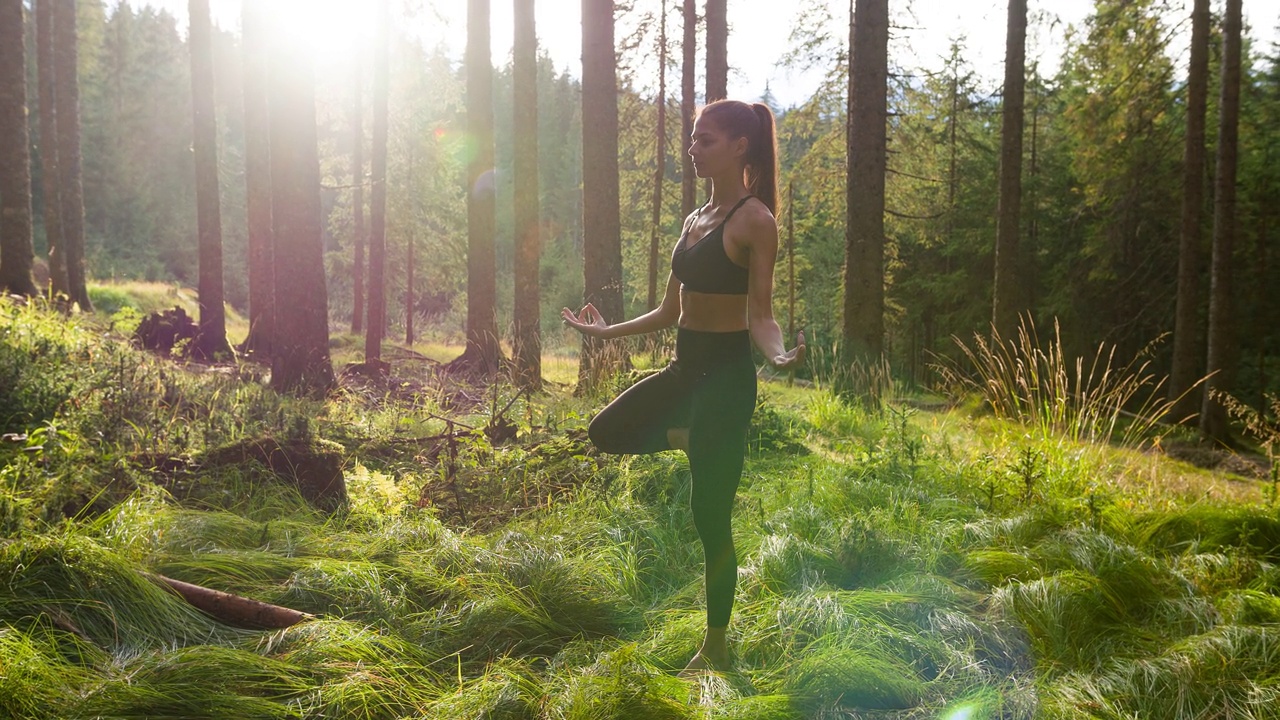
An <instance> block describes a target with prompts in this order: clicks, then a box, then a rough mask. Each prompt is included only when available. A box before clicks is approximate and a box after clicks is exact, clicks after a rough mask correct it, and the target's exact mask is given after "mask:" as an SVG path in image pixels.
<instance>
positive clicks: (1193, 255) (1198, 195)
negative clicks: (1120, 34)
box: [1169, 0, 1210, 422]
mask: <svg viewBox="0 0 1280 720" xmlns="http://www.w3.org/2000/svg"><path fill="white" fill-rule="evenodd" d="M1209 21H1210V18H1209V0H1195V6H1194V8H1193V9H1192V11H1191V60H1190V63H1189V65H1188V68H1187V132H1186V138H1185V143H1184V149H1183V154H1182V158H1183V160H1182V226H1181V229H1180V232H1179V239H1178V298H1177V310H1176V311H1175V313H1174V329H1173V366H1172V369H1171V370H1170V371H1169V399H1170V400H1172V401H1174V405H1173V407H1172V408H1171V409H1170V411H1169V419H1171V420H1173V421H1174V422H1185V421H1186V420H1187V419H1188V418H1190V417H1192V416H1193V415H1195V414H1196V412H1197V411H1198V410H1199V407H1200V402H1199V400H1200V394H1199V393H1198V392H1193V391H1192V389H1191V386H1192V385H1194V384H1195V380H1196V368H1197V367H1198V366H1199V364H1200V363H1199V359H1200V357H1201V355H1200V353H1201V350H1202V348H1203V347H1204V345H1203V344H1202V343H1201V339H1200V321H1199V318H1200V307H1201V303H1200V264H1201V263H1200V242H1201V235H1202V233H1201V231H1200V224H1201V216H1202V215H1203V214H1204V160H1205V158H1204V155H1205V110H1206V107H1207V106H1208V97H1207V96H1208V86H1209Z"/></svg>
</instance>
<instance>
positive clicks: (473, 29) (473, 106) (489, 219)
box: [451, 0, 502, 377]
mask: <svg viewBox="0 0 1280 720" xmlns="http://www.w3.org/2000/svg"><path fill="white" fill-rule="evenodd" d="M489 32H490V31H489V0H467V52H466V61H465V65H466V72H467V136H468V137H469V138H471V141H472V142H473V143H475V145H474V153H473V154H472V156H471V161H470V162H468V163H467V349H466V350H465V351H464V352H463V354H462V355H461V356H460V357H459V358H458V359H457V360H455V361H454V362H453V363H452V364H451V367H452V368H453V369H456V370H459V371H462V372H466V373H478V374H480V375H483V376H486V377H487V376H489V375H492V374H493V373H495V372H496V371H497V370H498V361H499V359H500V358H501V356H502V349H501V347H500V346H499V345H498V316H497V311H498V298H497V257H496V256H497V249H496V247H495V242H494V234H495V232H496V203H497V183H496V178H495V177H494V166H493V153H494V149H493V66H492V64H491V61H490V52H489Z"/></svg>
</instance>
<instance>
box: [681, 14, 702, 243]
mask: <svg viewBox="0 0 1280 720" xmlns="http://www.w3.org/2000/svg"><path fill="white" fill-rule="evenodd" d="M697 50H698V11H697V8H696V7H695V3H694V0H684V43H683V45H682V46H681V52H682V54H683V56H684V57H683V59H682V61H681V64H680V217H682V218H687V217H689V214H690V213H692V212H693V206H694V203H695V202H696V200H695V199H694V198H695V194H696V192H697V191H696V189H695V183H696V179H697V178H696V175H695V173H694V170H693V158H692V157H690V156H689V143H690V141H691V140H692V138H693V114H694V111H695V110H696V109H697V107H696V104H697V102H698V99H697V98H696V97H695V96H694V85H695V80H696V78H695V77H694V76H695V75H696V74H697V68H698V66H697Z"/></svg>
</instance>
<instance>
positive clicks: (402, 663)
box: [0, 301, 1280, 720]
mask: <svg viewBox="0 0 1280 720" xmlns="http://www.w3.org/2000/svg"><path fill="white" fill-rule="evenodd" d="M338 344H339V345H341V343H340V342H339V343H338ZM415 349H416V350H417V351H418V352H420V353H422V354H424V355H427V356H428V357H432V358H435V359H437V360H444V359H447V357H446V355H447V353H446V350H447V349H448V348H445V347H441V348H431V347H429V346H422V347H419V348H415ZM436 355H439V357H436ZM559 362H560V364H562V365H564V366H565V367H571V365H570V364H569V363H568V361H565V360H560V361H559ZM405 365H406V366H409V365H411V364H409V363H406V364H405ZM426 365H429V363H426ZM548 365H549V366H550V367H558V366H557V365H556V364H555V363H554V362H552V363H549V364H548ZM403 372H404V373H405V378H404V381H405V382H409V381H412V382H413V383H417V385H416V386H415V387H419V388H423V389H425V390H424V392H422V393H418V394H416V395H415V394H411V393H399V392H394V391H392V390H390V389H388V390H387V391H385V392H383V393H382V394H377V393H373V392H369V391H368V390H367V389H351V390H346V391H344V392H341V393H339V394H338V395H336V396H335V397H334V398H332V399H330V400H328V401H325V402H314V401H299V400H292V399H288V398H282V397H279V396H276V395H274V394H273V393H271V392H270V391H269V390H266V389H264V388H262V387H261V385H260V383H259V382H258V381H257V378H256V375H255V374H254V373H252V372H249V371H241V370H238V369H235V368H231V369H228V370H223V371H217V372H210V371H209V369H208V368H202V367H198V366H183V365H178V364H175V363H173V362H172V361H169V360H162V359H157V358H153V357H149V356H145V355H142V354H139V353H137V352H134V351H132V350H129V349H127V348H125V347H124V346H123V345H122V344H121V343H120V340H119V338H118V337H117V336H114V335H113V334H112V333H111V332H104V328H103V327H101V326H100V325H99V324H97V323H96V321H92V320H91V319H88V318H80V319H73V320H71V321H69V322H68V321H65V320H63V319H61V318H59V317H58V316H55V315H50V314H47V313H44V312H43V311H41V310H39V309H37V308H24V307H18V306H15V305H12V304H9V303H7V302H5V301H0V378H4V379H10V380H12V382H13V383H14V384H13V385H9V386H5V387H4V388H0V391H3V392H4V393H7V394H5V395H4V398H3V399H4V400H5V403H6V405H5V407H6V409H7V410H8V412H0V420H3V422H4V427H2V428H0V433H10V434H11V435H10V436H8V437H7V438H6V439H5V440H3V441H0V538H3V539H0V584H2V585H3V587H4V590H3V592H0V717H14V718H75V717H84V718H90V717H109V718H144V717H146V718H157V717H175V718H176V717H182V718H196V717H208V718H214V717H217V718H225V717H241V718H258V717H263V718H274V717H281V718H317V717H327V718H410V717H432V718H556V719H560V718H584V719H585V718H837V717H840V718H902V719H908V718H911V719H914V718H945V719H951V718H955V719H957V720H958V719H959V718H969V719H977V718H1115V719H1117V720H1118V719H1120V718H1199V717H1224V718H1226V717H1232V718H1235V717H1240V718H1274V717H1280V711H1278V710H1276V708H1277V707H1280V703H1278V702H1276V701H1277V700H1278V699H1280V698H1276V697H1275V696H1276V695H1277V694H1280V662H1277V659H1278V656H1280V624H1278V623H1280V599H1278V593H1280V569H1277V561H1278V560H1280V513H1278V512H1277V510H1276V509H1275V508H1274V507H1273V506H1271V505H1270V504H1269V503H1268V498H1269V496H1268V495H1267V493H1266V491H1265V485H1264V484H1263V483H1260V482H1258V481H1255V480H1251V479H1249V478H1244V477H1235V476H1230V475H1226V474H1222V473H1207V472H1203V471H1198V470H1195V469H1194V468H1191V467H1190V466H1187V465H1185V464H1182V463H1179V462H1176V461H1173V460H1170V459H1168V458H1166V457H1164V456H1163V455H1162V454H1161V453H1160V452H1158V451H1152V450H1149V449H1148V450H1146V451H1137V450H1128V449H1122V448H1115V447H1110V446H1106V445H1099V444H1090V443H1074V442H1069V441H1066V440H1063V439H1061V438H1057V437H1053V436H1045V435H1042V434H1036V433H1034V432H1029V431H1028V430H1026V429H1025V428H1021V427H1018V426H1014V425H1011V424H1007V423H1003V422H1000V421H997V420H995V419H993V418H990V417H982V416H975V415H973V414H972V413H968V412H963V411H960V410H951V411H936V412H925V411H916V410H912V409H910V407H909V406H908V405H905V404H894V405H890V406H888V407H887V408H886V409H884V410H883V411H878V412H872V411H867V410H863V409H858V408H855V407H850V406H848V405H846V404H844V403H841V402H840V401H838V400H836V399H835V398H833V397H832V396H831V395H830V393H828V392H826V391H824V390H821V389H813V388H800V387H788V386H787V385H786V384H785V383H782V382H767V383H764V384H763V385H762V392H763V395H764V396H765V404H764V405H763V406H762V408H767V409H764V410H762V411H761V413H760V414H759V415H758V416H757V423H756V427H755V428H754V430H753V436H752V437H753V442H752V452H751V453H750V455H749V457H748V462H747V467H746V471H745V474H744V477H743V482H742V487H741V490H740V492H739V496H738V502H737V505H736V507H735V516H734V522H735V526H734V529H735V539H736V542H737V547H738V555H739V559H740V566H741V570H740V575H739V585H738V596H737V606H736V610H735V616H734V622H733V625H732V626H731V632H730V639H731V644H732V648H733V653H734V670H733V671H732V672H730V673H725V674H722V675H714V676H707V677H705V678H703V679H702V680H700V681H696V682H690V681H684V680H680V679H677V678H676V677H675V675H674V673H675V671H676V670H678V669H679V668H680V667H681V666H682V665H683V664H684V662H685V661H686V660H687V659H688V658H689V656H690V655H691V654H692V653H693V651H694V649H695V648H696V644H697V642H698V640H699V639H700V632H701V624H702V622H703V620H702V607H703V603H702V599H701V580H702V577H701V556H700V555H701V553H700V550H699V546H698V542H697V536H696V533H695V531H694V529H693V525H692V520H691V517H690V513H689V510H688V507H687V499H688V492H689V481H690V479H689V471H688V464H687V462H686V461H685V459H684V457H683V456H682V455H681V454H679V453H666V454H660V455H656V456H648V457H632V458H617V457H611V456H600V455H596V454H595V453H593V452H591V451H590V449H589V448H588V447H587V446H586V444H585V443H583V442H582V440H581V431H582V428H583V427H584V425H585V423H586V422H587V420H588V419H589V418H590V415H591V413H592V412H593V411H594V410H595V409H597V408H598V406H599V405H600V404H601V403H603V402H605V401H606V400H607V398H605V397H598V398H573V397H570V396H568V395H567V394H565V393H563V392H559V391H553V392H552V393H550V394H548V395H545V396H541V397H535V398H533V399H532V400H526V399H523V398H517V399H516V400H515V402H514V404H513V405H512V406H511V409H510V411H509V414H510V417H511V419H513V420H514V421H516V422H517V424H518V427H519V430H520V434H519V435H518V436H517V438H516V440H515V442H513V443H508V444H505V445H499V446H496V447H495V446H493V445H491V444H490V443H489V442H488V441H487V440H485V439H484V437H483V435H467V436H465V437H462V438H460V439H459V440H458V441H457V442H456V443H455V444H454V447H453V448H452V450H450V448H448V447H447V446H442V445H441V444H440V443H441V442H442V441H441V440H439V439H437V440H425V439H424V438H430V437H435V436H439V435H441V434H442V433H443V432H444V431H445V430H446V423H445V421H444V420H442V419H441V418H450V419H452V420H454V421H455V422H459V423H464V424H467V425H470V426H473V427H481V426H483V425H484V424H485V423H486V422H487V421H488V414H489V413H490V412H491V409H492V407H493V406H494V404H495V402H497V403H500V404H505V403H506V402H507V401H508V400H509V399H510V397H511V395H512V392H513V391H511V390H510V388H503V387H499V388H497V390H496V392H495V391H494V390H493V389H492V388H484V389H479V390H466V391H465V392H461V391H458V392H455V391H453V390H449V389H448V388H441V387H440V386H439V385H433V384H432V382H435V381H433V380H432V379H431V378H430V376H429V373H427V372H426V371H425V370H424V371H423V372H422V374H420V375H413V376H410V375H411V374H410V371H408V370H404V371H403ZM623 382H625V381H623ZM433 388H434V389H433ZM446 390H448V391H449V392H453V393H454V394H453V395H450V396H449V397H452V398H454V399H455V400H456V399H457V397H459V396H461V397H463V398H464V399H467V398H469V399H470V400H471V402H470V403H466V402H462V401H461V400H459V401H458V402H456V403H455V404H453V405H452V406H451V408H450V409H445V408H444V407H443V406H442V405H441V403H440V402H439V401H440V400H441V399H442V398H445V396H446V395H449V392H446ZM263 436H266V437H272V436H274V437H279V438H297V437H315V438H323V439H325V440H327V441H332V442H335V443H338V444H340V445H341V446H342V447H343V448H344V452H345V453H346V456H347V458H348V461H347V466H346V468H345V476H346V482H347V491H348V496H349V502H348V504H347V505H346V506H345V507H344V508H343V509H342V510H341V511H339V512H336V513H323V512H320V511H318V510H316V509H314V508H312V507H311V506H310V505H309V504H308V503H307V502H306V501H305V500H303V498H302V497H301V496H300V495H299V494H298V493H297V491H296V490H295V489H292V488H290V487H288V486H287V485H284V484H281V483H278V482H274V481H272V479H271V478H269V477H267V476H266V475H265V474H264V472H263V471H262V470H261V469H260V468H256V467H253V466H245V467H221V468H219V469H217V470H210V471H195V472H194V477H189V478H186V479H185V481H184V482H185V483H186V484H184V485H183V492H182V493H177V492H175V490H174V487H173V485H172V476H173V474H174V470H173V468H172V467H170V466H167V465H165V464H164V463H158V462H156V458H179V459H180V458H184V457H194V456H198V455H199V454H200V453H202V452H204V451H206V450H209V449H212V448H216V447H220V446H223V445H225V444H226V443H230V442H235V441H237V440H240V439H243V438H246V437H263ZM424 489H425V490H430V491H431V492H426V491H425V490H424ZM143 571H151V572H158V573H161V574H164V575H168V576H170V577H174V578H177V579H181V580H186V581H189V582H194V583H198V584H202V585H206V586H209V587H214V588H218V589H223V590H228V591H231V592H236V593H240V594H243V595H248V596H251V597H254V598H257V599H260V600H265V601H268V602H274V603H278V604H282V605H286V606H289V607H293V608H296V609H298V610H303V611H306V612H309V613H313V614H316V615H318V616H319V619H317V620H315V621H312V622H307V623H304V624H302V625H299V626H295V627H293V628H289V629H287V630H280V631H274V632H251V631H245V630H236V629H232V628H228V627H224V626H222V625H220V624H219V623H217V622H214V621H212V620H210V619H207V618H205V617H204V616H202V615H200V614H199V613H198V612H197V611H194V610H192V609H191V608H190V607H188V606H186V605H185V604H183V602H182V601H181V600H180V599H178V598H177V597H176V596H173V595H171V594H168V593H166V592H164V591H163V590H161V589H159V588H158V586H155V585H153V584H151V583H150V582H148V581H147V580H146V579H145V578H144V576H143V575H142V574H141V573H142V572H143Z"/></svg>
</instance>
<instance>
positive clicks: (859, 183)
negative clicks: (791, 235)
mask: <svg viewBox="0 0 1280 720" xmlns="http://www.w3.org/2000/svg"><path fill="white" fill-rule="evenodd" d="M849 21H850V23H849V45H850V50H849V56H850V58H851V62H850V64H849V112H848V118H847V127H846V137H847V148H848V157H849V160H848V180H847V185H846V188H847V189H846V202H847V206H848V213H849V215H848V223H847V226H846V227H847V230H846V235H845V301H844V347H843V352H844V361H845V363H846V364H848V363H853V362H859V363H868V364H875V363H879V362H880V361H881V359H882V357H883V355H884V188H885V151H886V141H887V138H886V128H885V120H886V113H887V103H888V99H887V82H888V41H889V7H888V1H887V0H851V2H850V17H849ZM842 390H843V391H844V392H852V391H855V390H857V388H854V387H851V386H850V387H845V388H842Z"/></svg>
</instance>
